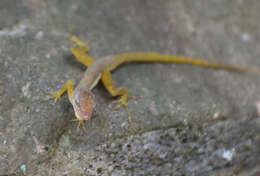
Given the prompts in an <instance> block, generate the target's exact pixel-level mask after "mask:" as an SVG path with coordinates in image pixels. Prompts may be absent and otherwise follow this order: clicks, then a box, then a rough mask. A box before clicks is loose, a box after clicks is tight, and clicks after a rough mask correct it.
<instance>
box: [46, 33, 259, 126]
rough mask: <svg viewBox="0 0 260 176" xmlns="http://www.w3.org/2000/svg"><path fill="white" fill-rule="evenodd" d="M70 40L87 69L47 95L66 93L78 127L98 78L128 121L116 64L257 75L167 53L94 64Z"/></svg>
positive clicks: (116, 57) (84, 47)
mask: <svg viewBox="0 0 260 176" xmlns="http://www.w3.org/2000/svg"><path fill="white" fill-rule="evenodd" d="M71 40H72V41H73V42H74V43H75V44H76V45H78V47H77V48H71V52H72V54H73V55H74V56H75V58H76V59H77V60H79V61H80V62H81V63H83V64H84V65H85V66H86V67H88V69H87V70H86V71H85V73H84V75H83V77H82V79H81V80H80V82H79V84H78V85H77V87H76V88H75V90H74V87H73V84H72V81H71V80H68V81H67V82H66V83H65V84H64V85H63V86H62V88H61V89H60V90H59V91H56V92H54V93H52V94H51V95H52V96H53V97H55V98H56V99H58V98H60V96H61V95H62V94H63V93H64V92H65V91H66V90H67V91H68V97H69V100H70V102H71V104H72V105H73V108H74V112H75V116H76V120H74V121H79V122H80V123H79V124H82V122H83V121H84V120H89V119H90V118H91V115H92V111H93V108H94V106H95V103H94V96H93V94H92V93H91V90H92V89H93V88H94V87H95V86H96V84H97V83H98V82H99V80H100V79H101V80H102V82H103V84H104V86H105V88H106V89H107V90H108V92H109V93H110V94H111V95H112V96H121V98H120V100H119V101H120V104H119V106H120V105H123V106H124V107H125V109H126V111H127V113H128V117H129V121H130V122H131V116H130V113H129V110H128V108H127V105H126V102H127V99H128V98H130V96H129V93H128V90H127V89H126V88H124V87H119V88H116V87H115V85H114V83H113V80H112V77H111V73H110V72H111V71H112V70H114V69H115V68H117V67H118V66H119V65H120V64H122V63H125V62H162V63H176V64H191V65H197V66H200V67H210V68H215V69H225V70H234V71H240V72H260V71H259V70H257V69H250V68H247V67H239V66H232V65H225V64H218V63H215V62H208V61H205V60H202V59H198V58H188V57H184V56H174V55H168V54H160V53H152V52H127V53H121V54H117V55H111V56H105V57H103V58H102V59H98V60H96V61H94V59H93V58H92V57H90V56H89V55H87V52H88V47H87V45H86V44H84V43H83V42H82V41H80V40H79V39H78V38H76V37H75V36H72V37H71Z"/></svg>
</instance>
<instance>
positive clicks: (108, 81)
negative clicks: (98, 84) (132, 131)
mask: <svg viewBox="0 0 260 176" xmlns="http://www.w3.org/2000/svg"><path fill="white" fill-rule="evenodd" d="M101 80H102V82H103V84H104V86H105V87H106V89H107V90H108V92H109V93H110V94H111V95H112V96H121V97H120V99H119V106H118V107H120V106H122V105H123V107H124V108H125V109H126V112H127V115H128V120H129V122H130V123H131V122H132V117H131V114H130V112H129V110H128V107H127V104H126V102H127V100H128V98H130V95H129V93H128V90H127V88H124V87H119V88H116V87H115V84H114V82H113V80H112V77H111V73H110V71H109V70H108V69H104V70H103V72H102V76H101Z"/></svg>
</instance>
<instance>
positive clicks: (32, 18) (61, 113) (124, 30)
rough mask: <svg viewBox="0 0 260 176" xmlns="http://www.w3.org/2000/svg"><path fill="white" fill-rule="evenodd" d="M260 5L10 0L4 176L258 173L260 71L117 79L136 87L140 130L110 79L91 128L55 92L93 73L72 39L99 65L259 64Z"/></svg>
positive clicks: (135, 70) (1, 27) (125, 74)
mask: <svg viewBox="0 0 260 176" xmlns="http://www.w3.org/2000/svg"><path fill="white" fill-rule="evenodd" d="M259 9H260V3H259V2H258V1H257V0H252V1H246V0H211V1H207V0H196V1H193V0H122V1H118V0H109V1H107V0H95V1H90V0H89V1H87V0H73V1H70V0H62V1H59V0H45V1H43V0H1V1H0V175H10V176H11V175H33V176H35V175H36V176H43V175H44V176H55V175H57V176H61V175H70V176H71V175H72V176H74V175H75V176H78V175H112V176H116V175H163V176H168V175H169V176H171V175H173V176H208V175H209V176H233V175H238V176H245V175H247V176H257V174H258V173H259V172H260V169H259V166H258V165H259V164H260V159H259V158H260V148H259V146H260V136H259V134H260V119H259V115H258V111H259V109H257V107H256V104H257V102H259V101H260V89H259V85H260V74H245V73H237V72H230V71H224V70H213V69H207V68H199V67H196V66H190V65H176V64H159V63H151V64H150V63H149V64H143V63H139V64H136V63H133V64H124V65H122V66H121V67H120V68H118V69H117V70H116V71H115V72H113V79H114V81H115V83H116V85H117V86H124V87H127V88H128V89H129V91H130V93H131V94H132V95H135V96H136V97H137V99H134V100H129V102H128V105H129V110H130V111H131V114H132V118H133V124H131V125H130V124H129V123H128V120H127V113H126V112H125V110H124V109H123V108H122V109H119V110H115V109H113V107H114V105H115V103H117V99H115V98H112V97H111V96H110V95H109V94H108V93H107V91H106V90H105V88H104V87H103V85H102V84H98V85H97V87H96V88H95V89H94V90H93V93H94V94H95V99H96V108H95V112H94V114H93V117H92V119H91V120H89V121H87V122H86V123H85V126H86V131H83V130H77V124H76V123H73V122H71V120H72V119H73V118H75V117H74V112H73V108H72V106H71V105H70V103H69V100H68V98H67V95H64V96H63V97H62V98H61V99H60V100H58V101H57V102H56V103H54V101H53V100H49V97H48V94H47V93H48V92H52V91H55V90H57V89H58V88H60V87H61V86H62V84H63V83H64V82H65V81H66V80H68V79H72V80H73V82H74V83H75V84H76V83H78V81H79V80H80V78H81V76H82V74H83V72H84V70H85V67H84V66H83V65H82V64H80V63H79V62H77V61H76V60H75V58H74V57H73V56H72V55H71V53H70V47H71V46H72V44H71V42H70V41H69V40H68V36H69V34H75V35H77V36H78V37H79V38H80V39H81V40H83V41H85V42H86V43H88V45H89V47H90V55H91V56H93V57H94V58H95V59H99V58H101V57H102V56H105V55H111V54H116V53H120V52H125V51H153V52H160V53H167V54H175V55H184V56H190V57H198V58H203V59H205V60H208V61H214V62H220V63H227V64H233V65H241V66H251V67H260V60H259V58H260V40H259V39H260V33H259V28H260V23H259V18H260V11H259Z"/></svg>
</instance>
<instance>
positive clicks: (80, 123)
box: [71, 119, 87, 132]
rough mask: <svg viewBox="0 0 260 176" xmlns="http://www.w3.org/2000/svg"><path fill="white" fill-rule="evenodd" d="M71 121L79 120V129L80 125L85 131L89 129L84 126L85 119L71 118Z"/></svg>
mask: <svg viewBox="0 0 260 176" xmlns="http://www.w3.org/2000/svg"><path fill="white" fill-rule="evenodd" d="M71 121H72V122H78V126H77V131H79V128H80V126H82V127H83V130H84V132H87V129H86V127H85V126H84V120H81V119H74V120H71Z"/></svg>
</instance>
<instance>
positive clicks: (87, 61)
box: [70, 36, 94, 67]
mask: <svg viewBox="0 0 260 176" xmlns="http://www.w3.org/2000/svg"><path fill="white" fill-rule="evenodd" d="M70 40H71V41H72V42H73V43H75V44H76V45H77V46H78V47H77V48H71V49H70V50H71V52H72V54H73V55H74V56H75V58H76V59H77V60H78V61H79V62H81V63H82V64H84V65H85V66H86V67H89V66H90V65H91V64H92V63H93V62H94V59H93V58H92V57H90V56H89V55H87V52H88V50H89V49H88V45H86V44H85V43H83V42H82V41H81V40H79V39H78V38H77V37H76V36H71V37H70Z"/></svg>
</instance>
